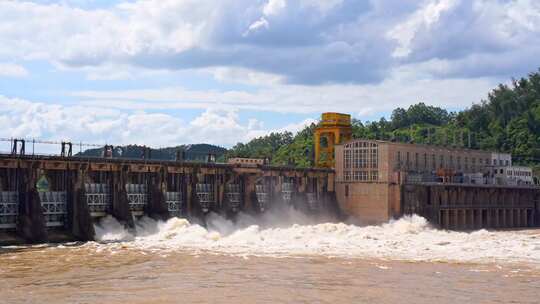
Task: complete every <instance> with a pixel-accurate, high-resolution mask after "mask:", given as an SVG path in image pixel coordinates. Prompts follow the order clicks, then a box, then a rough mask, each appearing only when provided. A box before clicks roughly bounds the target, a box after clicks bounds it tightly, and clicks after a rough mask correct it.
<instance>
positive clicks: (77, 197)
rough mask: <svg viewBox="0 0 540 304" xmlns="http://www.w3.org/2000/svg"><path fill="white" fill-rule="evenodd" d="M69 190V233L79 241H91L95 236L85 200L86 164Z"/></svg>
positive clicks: (78, 172)
mask: <svg viewBox="0 0 540 304" xmlns="http://www.w3.org/2000/svg"><path fill="white" fill-rule="evenodd" d="M81 167H82V168H79V169H78V171H77V174H76V179H75V180H76V181H75V183H73V187H72V190H71V195H70V196H71V197H72V202H71V204H69V203H68V221H69V222H70V223H69V226H70V227H71V234H72V235H73V236H74V237H75V238H76V239H77V240H79V241H92V240H94V238H95V234H96V233H95V230H94V223H93V220H92V216H91V214H90V208H89V207H88V202H87V201H86V191H85V187H84V185H85V181H86V177H87V169H88V166H86V165H85V166H84V167H83V166H81Z"/></svg>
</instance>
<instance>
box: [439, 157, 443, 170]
mask: <svg viewBox="0 0 540 304" xmlns="http://www.w3.org/2000/svg"><path fill="white" fill-rule="evenodd" d="M439 168H441V169H442V168H444V155H441V156H439Z"/></svg>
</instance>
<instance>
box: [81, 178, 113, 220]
mask: <svg viewBox="0 0 540 304" xmlns="http://www.w3.org/2000/svg"><path fill="white" fill-rule="evenodd" d="M84 188H85V193H86V194H85V196H86V204H87V205H88V209H89V210H90V214H91V215H92V216H105V215H107V213H110V210H111V192H110V187H109V186H108V185H107V184H85V185H84Z"/></svg>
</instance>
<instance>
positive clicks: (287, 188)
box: [281, 183, 294, 203]
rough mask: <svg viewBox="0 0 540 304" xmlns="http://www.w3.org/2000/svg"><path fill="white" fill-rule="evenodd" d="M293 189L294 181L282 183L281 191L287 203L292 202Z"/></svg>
mask: <svg viewBox="0 0 540 304" xmlns="http://www.w3.org/2000/svg"><path fill="white" fill-rule="evenodd" d="M293 189H294V184H293V183H282V184H281V193H282V195H283V201H284V202H285V203H291V200H292V193H293Z"/></svg>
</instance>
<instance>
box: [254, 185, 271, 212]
mask: <svg viewBox="0 0 540 304" xmlns="http://www.w3.org/2000/svg"><path fill="white" fill-rule="evenodd" d="M255 194H256V196H257V204H258V206H259V210H260V211H264V210H265V209H266V205H267V204H268V201H269V199H270V196H269V194H268V187H267V186H265V185H255Z"/></svg>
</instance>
